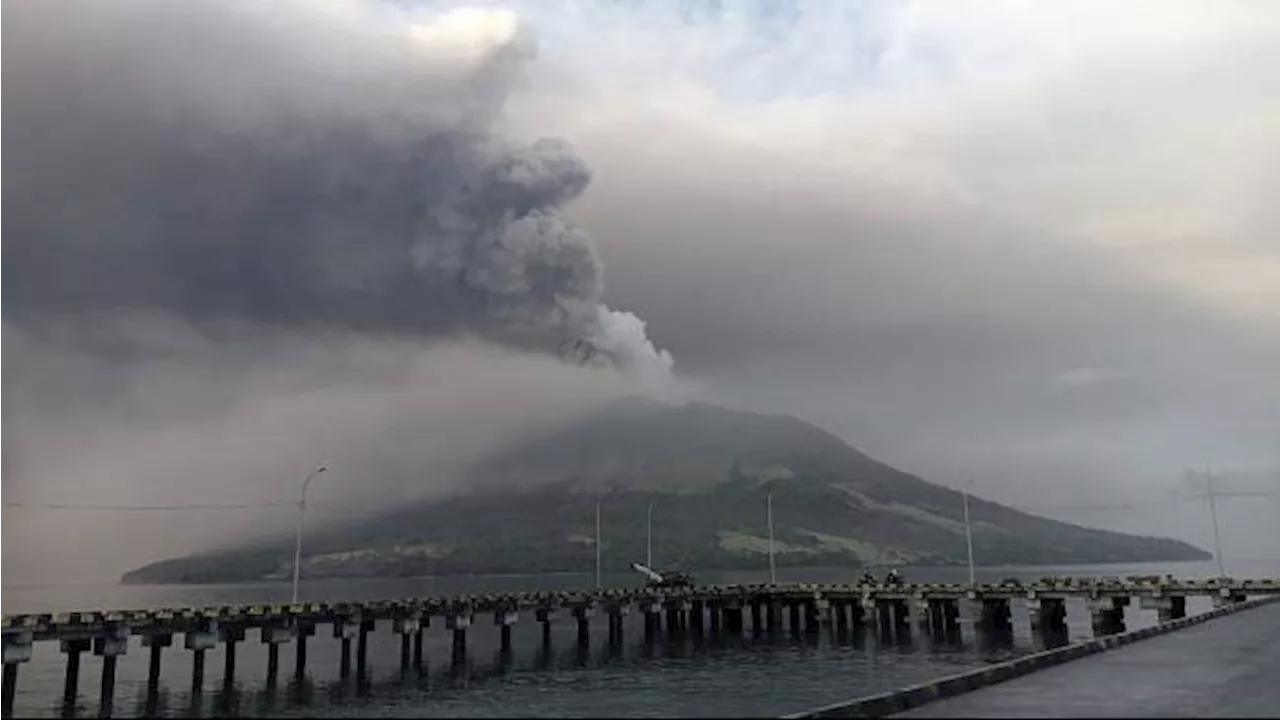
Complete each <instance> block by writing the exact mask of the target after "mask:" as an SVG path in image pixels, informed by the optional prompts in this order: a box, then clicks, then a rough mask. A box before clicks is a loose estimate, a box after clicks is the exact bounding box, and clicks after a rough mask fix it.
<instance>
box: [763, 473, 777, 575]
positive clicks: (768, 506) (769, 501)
mask: <svg viewBox="0 0 1280 720" xmlns="http://www.w3.org/2000/svg"><path fill="white" fill-rule="evenodd" d="M765 517H766V519H767V520H768V523H769V584H770V585H776V584H778V568H777V565H775V564H774V561H773V493H769V494H768V496H766V497H765Z"/></svg>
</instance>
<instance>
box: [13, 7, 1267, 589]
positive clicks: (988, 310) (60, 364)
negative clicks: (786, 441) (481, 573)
mask: <svg viewBox="0 0 1280 720" xmlns="http://www.w3.org/2000/svg"><path fill="white" fill-rule="evenodd" d="M460 7H463V6H461V5H458V4H454V3H447V2H430V3H411V2H398V3H389V2H363V1H359V0H324V1H319V0H309V1H307V2H303V1H302V0H296V1H289V2H280V3H271V4H262V3H253V2H248V1H247V0H246V1H241V0H228V1H224V2H189V3H168V2H160V1H159V0H112V1H108V0H79V1H77V2H64V3H47V2H35V1H33V0H26V1H25V2H13V3H6V8H5V19H6V20H7V21H8V22H6V23H5V30H4V34H5V37H4V40H5V41H6V42H5V43H4V51H3V52H4V60H5V61H6V62H4V64H3V72H4V81H5V82H4V85H3V87H4V90H3V92H4V99H5V100H6V101H8V102H7V103H6V104H5V106H4V107H5V109H4V135H5V137H4V139H5V140H6V141H9V142H8V143H7V144H8V146H9V150H10V152H8V153H6V154H5V155H4V160H3V162H4V170H5V175H6V177H5V180H6V182H5V184H4V199H5V200H6V201H7V202H6V203H5V205H6V210H8V212H7V213H6V215H5V227H4V229H5V231H6V233H5V237H4V241H5V242H4V250H5V255H6V257H5V259H6V260H9V262H8V263H7V264H6V265H5V266H4V267H5V269H4V280H5V281H6V282H5V288H4V319H5V333H6V337H5V339H6V340H8V341H9V342H8V343H6V348H7V352H6V353H5V358H4V359H5V362H4V367H5V385H6V386H7V387H6V389H9V390H10V393H9V394H8V395H7V396H6V399H5V409H4V411H5V415H4V419H5V429H6V432H5V450H4V454H5V479H4V492H5V498H6V500H9V499H10V498H11V497H12V498H17V499H25V500H30V501H33V502H34V501H52V502H59V501H66V500H68V498H71V497H79V498H89V499H90V500H91V501H93V502H111V501H113V500H120V501H125V502H128V501H133V502H162V503H164V502H184V501H188V500H187V498H191V497H195V496H199V497H198V499H197V500H195V501H197V502H198V501H207V502H236V501H237V499H238V498H241V497H252V498H253V499H254V500H257V499H259V498H266V497H272V498H274V497H276V496H281V495H282V494H287V493H289V492H291V490H290V488H291V487H292V484H294V478H292V477H289V474H290V473H293V474H298V473H305V471H306V468H307V467H309V466H310V465H311V464H314V462H316V461H315V460H314V458H317V457H320V456H322V455H325V454H326V453H328V454H329V455H333V454H336V453H337V454H342V455H343V457H342V459H343V460H345V461H346V464H347V468H346V470H347V476H348V478H350V477H351V476H352V475H358V476H359V478H360V479H359V480H358V481H353V480H350V479H348V480H347V481H346V484H345V486H344V485H342V484H340V483H338V481H337V480H336V479H334V478H336V477H337V476H338V473H337V472H336V471H335V472H334V473H333V476H334V478H327V480H328V481H330V483H331V484H332V486H333V487H331V488H330V489H329V490H328V492H331V493H334V496H335V497H342V496H343V493H346V494H347V495H348V496H350V495H359V494H361V493H364V494H369V490H370V489H372V488H376V489H378V491H379V492H380V493H381V492H383V490H382V488H383V487H386V488H388V489H387V490H386V491H385V493H386V494H388V495H389V496H390V497H392V498H394V497H399V496H400V493H409V492H411V491H410V490H405V489H404V488H405V487H412V486H413V485H414V483H415V482H425V483H428V484H431V485H433V486H434V485H436V484H438V485H440V486H448V484H449V483H448V481H447V479H446V478H447V477H448V476H450V474H451V472H452V469H453V468H455V467H460V466H461V465H463V464H465V462H466V460H467V458H468V457H470V456H472V455H473V454H474V453H477V452H481V451H482V449H483V448H484V447H486V446H487V444H489V443H491V442H494V441H496V439H497V438H501V437H506V436H508V435H510V434H512V433H515V432H517V431H518V430H520V429H521V428H526V427H528V426H529V425H531V424H537V423H541V422H549V421H550V419H551V418H558V417H562V416H565V415H567V414H571V413H572V412H576V411H579V410H580V409H581V408H583V407H586V406H589V405H591V404H592V403H595V402H598V401H599V400H601V399H603V398H606V397H612V396H616V395H617V394H619V393H622V392H629V391H632V390H634V389H635V387H637V384H636V383H640V384H639V385H638V386H639V387H652V386H653V382H654V377H655V376H658V377H661V376H662V375H663V373H664V372H665V368H666V367H668V366H669V363H670V358H671V357H674V360H675V368H676V370H677V372H678V374H679V376H680V377H681V378H682V379H684V380H686V381H689V382H691V383H693V384H695V385H696V387H697V388H698V389H699V391H700V392H701V393H703V394H704V395H705V396H707V397H708V398H709V399H713V400H717V401H721V402H725V403H727V404H733V405H737V406H741V407H748V408H753V409H761V410H768V411H770V412H791V413H794V414H797V415H799V416H800V417H803V418H805V419H808V420H811V421H813V422H816V423H818V424H820V425H823V426H824V427H827V428H828V429H830V430H832V431H834V432H836V433H838V434H840V435H841V436H843V437H845V438H846V439H848V440H850V441H851V442H852V443H854V444H855V445H858V446H859V447H860V448H862V449H864V450H866V451H868V452H870V453H871V454H873V455H876V456H878V457H881V458H883V459H885V460H887V461H890V462H893V463H896V464H898V465H900V466H902V467H904V468H906V469H909V470H913V471H917V472H920V473H921V474H923V475H925V476H926V477H929V478H930V479H934V480H937V481H940V482H946V483H953V484H954V483H958V482H960V481H961V480H962V479H963V478H967V477H972V478H975V480H976V484H977V487H978V491H979V492H980V493H983V494H986V495H989V496H992V497H996V498H998V499H1005V500H1008V501H1009V502H1011V503H1013V504H1020V505H1025V506H1077V505H1081V506H1092V505H1100V504H1124V503H1134V504H1138V505H1143V506H1145V505H1148V504H1152V505H1153V507H1151V508H1150V509H1149V512H1145V511H1144V512H1139V511H1133V510H1127V511H1116V512H1112V513H1108V512H1105V511H1104V512H1102V513H1101V515H1099V514H1097V513H1094V512H1092V511H1090V512H1084V511H1081V512H1079V513H1067V514H1061V513H1059V514H1058V515H1057V516H1059V517H1063V518H1064V519H1072V520H1080V521H1084V522H1091V523H1095V524H1103V525H1110V526H1126V524H1127V526H1129V527H1134V528H1135V529H1139V530H1143V531H1149V532H1160V533H1170V534H1179V535H1180V536H1182V537H1188V538H1189V539H1192V540H1196V541H1200V542H1204V541H1205V540H1207V537H1208V536H1207V534H1206V531H1207V529H1208V525H1207V520H1205V518H1204V517H1203V515H1204V513H1203V508H1202V506H1201V505H1200V504H1198V503H1194V502H1184V501H1172V500H1170V501H1169V502H1167V503H1165V504H1164V505H1159V506H1154V503H1156V502H1164V501H1166V500H1168V499H1169V498H1170V497H1172V496H1171V492H1174V491H1185V490H1186V485H1185V481H1184V480H1183V472H1184V470H1185V469H1186V468H1188V467H1201V466H1204V465H1205V464H1213V465H1214V466H1216V467H1219V468H1220V469H1222V470H1223V471H1226V472H1229V473H1236V475H1235V477H1234V479H1231V478H1224V480H1223V483H1222V484H1223V485H1230V484H1231V483H1234V484H1235V487H1236V488H1237V489H1240V490H1250V491H1268V490H1276V491H1280V480H1278V479H1277V476H1276V475H1275V474H1274V473H1275V471H1276V469H1277V468H1280V373H1278V372H1277V370H1276V368H1280V240H1278V239H1277V236H1276V234H1275V227H1277V225H1278V224H1280V223H1277V220H1280V216H1278V215H1277V210H1276V204H1275V202H1274V200H1272V199H1271V198H1274V197H1276V196H1280V133H1278V132H1277V131H1276V129H1277V128H1280V100H1277V98H1280V42H1278V41H1277V40H1278V39H1280V8H1276V7H1274V6H1273V3H1270V2H1267V1H1266V0H1253V1H1248V0H1242V1H1241V2H1235V3H1211V2H1190V1H1188V2H1180V1H1178V0H1130V1H1128V2H1124V3H1110V2H1090V1H1087V0H1039V1H1036V2H1014V1H1013V0H1008V1H1001V0H986V1H984V2H976V1H975V2H962V1H948V2H942V1H940V0H873V1H862V2H849V1H839V0H833V1H832V2H816V1H814V2H807V1H805V0H796V1H794V2H780V1H773V2H765V1H760V2H743V3H734V2H728V1H725V2H681V3H667V2H658V1H657V0H653V1H651V2H629V3H615V2H607V1H605V0H597V1H594V2H593V1H585V0H584V1H582V2H573V3H543V2H535V1H533V0H529V1H528V2H484V3H471V4H470V5H468V6H465V8H466V9H463V10H459V8H460ZM157 318H159V319H157ZM246 328H248V329H246ZM646 333H647V334H646ZM460 334H462V335H465V336H466V337H467V338H468V339H467V340H466V341H465V342H455V338H456V337H458V336H459V335H460ZM650 338H651V339H652V340H650ZM578 341H584V342H585V343H587V344H590V345H593V346H595V347H596V348H597V349H598V350H600V351H601V352H602V353H604V354H606V355H609V356H612V357H614V358H616V359H618V360H620V361H621V362H620V364H622V365H624V366H629V367H632V368H642V369H646V370H645V371H644V372H642V373H640V375H641V376H642V377H641V378H639V379H637V378H636V377H635V373H632V374H631V376H628V377H625V378H624V379H618V378H615V377H613V376H612V375H613V374H612V373H611V372H609V371H602V370H601V369H599V368H586V369H574V368H564V367H561V366H560V365H559V363H557V362H554V360H553V358H554V356H556V355H558V354H564V353H566V352H577V351H578V348H580V344H579V342H578ZM495 344H496V345H495ZM667 351H669V352H670V356H668V355H667V354H666V352H667ZM139 357H140V358H141V359H139ZM548 358H552V360H550V361H549V360H548ZM369 367H376V368H379V369H380V370H381V372H372V371H369V370H368V369H367V368H369ZM426 378H429V379H430V381H429V382H428V381H427V380H426ZM442 384H443V385H442ZM391 398H396V400H395V401H394V402H392V401H391V400H390V399H391ZM384 400H385V401H386V402H383V401H384ZM499 408H501V409H499ZM446 409H447V412H446ZM446 415H447V417H446ZM300 418H304V419H305V420H302V421H300V420H299V419H300ZM463 418H465V421H463V420H462V419H463ZM105 419H110V420H111V422H110V423H108V424H106V425H105V426H104V423H105V422H106V420H105ZM408 423H417V424H421V425H422V426H423V427H431V428H433V429H434V430H435V431H437V432H438V433H439V435H438V439H437V440H436V441H434V442H431V443H425V444H424V443H415V442H414V441H413V440H412V439H410V437H409V435H403V434H398V433H391V434H392V436H394V437H395V438H396V439H397V440H396V441H394V442H393V441H389V440H387V439H386V438H387V436H388V432H389V431H386V430H384V429H385V428H392V427H403V426H404V425H405V424H408ZM473 426H474V427H479V428H480V429H479V430H476V431H472V427H473ZM157 427H162V428H163V429H164V430H165V432H164V433H159V434H157V433H155V432H154V430H155V429H156V428H157ZM104 428H105V429H104ZM264 436H265V437H271V438H272V439H273V447H274V448H275V450H274V451H273V452H268V451H267V449H265V448H260V449H257V450H255V451H252V452H250V451H249V450H248V448H254V447H256V446H257V444H256V442H255V441H257V440H258V439H260V438H262V437H264ZM86 438H90V439H91V440H92V441H89V440H86ZM339 438H340V439H341V442H339V441H338V439H339ZM339 445H341V447H342V448H343V449H342V450H339V449H338V446H339ZM69 447H73V448H75V449H74V450H73V451H69V450H68V449H67V448H69ZM391 448H394V451H391V450H390V449H391ZM145 457H151V458H153V459H152V460H145V461H144V458H145ZM326 461H328V462H330V463H331V464H335V460H334V459H333V458H326ZM338 464H340V463H338ZM424 464H428V465H429V466H430V467H432V468H433V472H431V473H427V474H428V475H431V476H432V477H431V479H429V480H422V479H421V476H422V474H423V473H422V471H421V470H420V468H421V466H422V465H424ZM295 468H297V469H295ZM384 477H389V478H394V480H381V479H379V478H384ZM280 478H284V479H280ZM380 483H385V485H381V484H380ZM343 487H345V490H344V489H343ZM1227 505H1228V507H1227V508H1226V509H1224V512H1225V513H1235V515H1233V516H1230V517H1231V518H1234V521H1233V522H1230V523H1229V525H1228V528H1229V530H1228V533H1227V537H1226V541H1227V542H1228V545H1229V547H1228V550H1229V552H1235V553H1236V554H1238V555H1241V556H1248V555H1262V554H1265V553H1266V551H1267V548H1270V547H1275V546H1280V519H1277V518H1280V501H1277V500H1274V499H1271V500H1268V499H1265V498H1264V499H1261V500H1254V501H1250V502H1247V503H1241V502H1238V501H1237V502H1236V503H1235V508H1234V509H1232V508H1231V507H1230V503H1227ZM60 517H65V516H60ZM96 518H97V516H93V517H90V516H89V515H88V514H86V515H84V516H77V518H76V520H75V523H76V524H77V526H78V527H81V528H82V529H83V532H84V533H86V536H87V537H102V538H107V537H110V538H114V539H117V540H118V542H117V543H116V545H117V547H119V548H120V552H118V553H115V554H110V553H107V551H106V550H103V551H101V552H103V553H104V555H103V556H102V557H103V558H106V557H108V556H109V558H110V559H109V560H104V561H103V563H98V564H99V565H103V564H104V563H105V565H107V566H110V565H112V563H115V564H116V565H119V564H122V563H124V564H128V563H127V561H126V559H125V558H126V556H128V557H130V558H132V557H136V556H137V555H138V553H139V550H138V548H139V547H145V544H146V542H147V539H148V538H153V537H155V532H154V527H153V528H152V529H150V530H144V527H143V526H144V525H145V523H136V524H135V525H134V526H132V527H131V529H132V531H133V533H134V535H133V536H132V537H131V538H129V539H127V540H126V539H122V538H123V536H122V535H121V534H120V533H121V530H120V523H119V521H118V519H116V520H111V521H108V520H102V519H96ZM46 520H48V516H47V514H46V515H41V516H39V518H37V517H36V515H34V514H30V513H27V514H23V515H18V514H17V513H15V512H13V511H11V510H10V509H6V512H5V565H6V572H5V578H6V582H9V581H10V580H9V579H10V577H11V575H12V573H11V570H10V568H11V567H14V565H13V563H12V562H11V559H12V558H17V557H19V556H20V555H21V554H20V553H16V551H17V548H15V547H14V544H15V543H14V542H12V541H13V540H17V541H18V544H20V545H23V546H26V547H31V546H33V545H35V544H37V543H36V542H35V540H34V539H35V538H41V539H42V541H43V542H45V543H46V545H47V544H48V542H49V541H48V538H49V537H51V536H50V535H49V533H48V532H45V531H42V530H40V528H47V527H48V526H49V525H48V523H47V522H45V521H46ZM150 522H152V523H153V525H156V526H158V525H161V524H164V525H165V527H168V528H174V527H183V528H186V529H191V528H194V527H195V526H196V525H197V524H199V523H195V522H193V521H191V520H189V519H188V520H174V519H169V520H164V521H161V520H153V521H150ZM227 522H228V521H224V520H219V521H218V522H216V523H209V522H206V523H205V524H206V525H209V526H211V529H210V530H209V531H208V532H204V533H201V532H196V531H195V530H190V535H191V537H190V538H189V541H190V543H191V544H198V543H201V542H208V540H209V538H210V537H213V536H214V535H216V532H219V531H225V530H226V523H227ZM242 522H244V523H247V524H250V525H251V524H252V523H253V522H254V521H251V520H244V521H242ZM166 523H167V524H166ZM95 533H96V535H95ZM170 549H172V547H171V546H166V547H163V548H159V549H158V550H156V552H158V551H159V550H170ZM148 552H149V553H150V554H155V552H151V551H148ZM11 553H15V554H11ZM83 553H84V551H83V546H82V547H81V548H79V549H75V550H72V549H67V550H66V551H65V552H58V553H54V556H56V562H57V563H64V564H65V563H69V562H71V559H72V558H82V557H83ZM51 557H53V556H51ZM147 559H149V558H147ZM15 562H16V561H15ZM30 564H31V565H39V564H40V563H30ZM118 569H121V568H119V567H114V566H113V567H111V571H112V572H115V571H116V570H118Z"/></svg>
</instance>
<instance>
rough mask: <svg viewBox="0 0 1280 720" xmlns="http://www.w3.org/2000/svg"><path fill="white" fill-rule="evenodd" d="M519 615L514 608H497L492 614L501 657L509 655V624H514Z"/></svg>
mask: <svg viewBox="0 0 1280 720" xmlns="http://www.w3.org/2000/svg"><path fill="white" fill-rule="evenodd" d="M518 619H519V615H517V614H516V612H515V611H514V610H499V611H497V612H495V613H494V614H493V624H494V625H497V626H498V633H499V648H498V651H499V652H500V653H501V654H502V656H503V657H507V656H509V655H511V626H513V625H515V624H516V620H518Z"/></svg>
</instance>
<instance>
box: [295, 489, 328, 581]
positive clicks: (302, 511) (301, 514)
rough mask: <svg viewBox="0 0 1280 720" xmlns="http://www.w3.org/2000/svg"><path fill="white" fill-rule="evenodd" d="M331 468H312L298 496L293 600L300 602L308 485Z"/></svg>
mask: <svg viewBox="0 0 1280 720" xmlns="http://www.w3.org/2000/svg"><path fill="white" fill-rule="evenodd" d="M328 469H329V468H327V467H325V466H324V465H321V466H320V467H318V468H316V469H315V470H312V471H311V473H310V474H308V475H307V478H306V479H305V480H303V481H302V494H301V495H299V496H298V532H297V535H296V536H295V538H294V544H293V601H292V602H295V603H296V602H298V575H299V571H300V570H301V569H302V525H303V519H304V518H305V516H306V513H307V486H309V485H310V484H311V481H312V480H314V479H315V477H316V476H317V475H319V474H320V473H322V472H324V471H326V470H328Z"/></svg>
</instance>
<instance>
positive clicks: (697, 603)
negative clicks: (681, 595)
mask: <svg viewBox="0 0 1280 720" xmlns="http://www.w3.org/2000/svg"><path fill="white" fill-rule="evenodd" d="M705 609H706V603H705V602H703V601H702V600H694V601H693V602H691V603H689V627H690V628H691V629H692V630H693V632H694V633H695V634H697V635H701V634H702V622H703V613H704V611H705Z"/></svg>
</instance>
